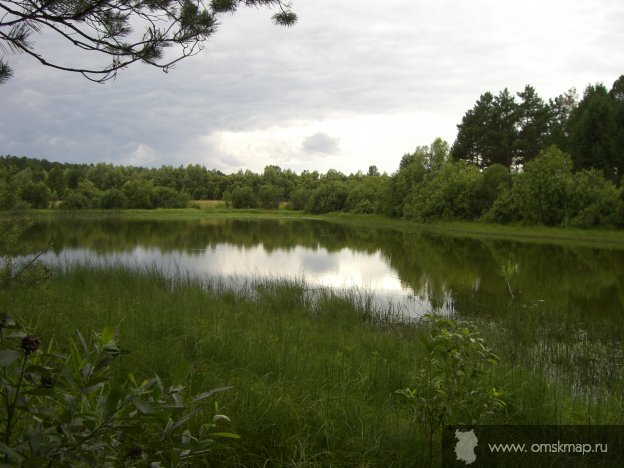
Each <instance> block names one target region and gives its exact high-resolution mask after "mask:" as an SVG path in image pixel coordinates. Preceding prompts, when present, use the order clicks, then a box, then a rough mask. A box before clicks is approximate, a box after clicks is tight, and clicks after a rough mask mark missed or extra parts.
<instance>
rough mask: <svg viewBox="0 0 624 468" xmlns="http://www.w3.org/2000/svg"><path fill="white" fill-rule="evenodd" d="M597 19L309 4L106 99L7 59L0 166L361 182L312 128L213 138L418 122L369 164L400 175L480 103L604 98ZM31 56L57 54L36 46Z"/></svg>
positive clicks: (265, 16) (550, 12) (554, 8)
mask: <svg viewBox="0 0 624 468" xmlns="http://www.w3.org/2000/svg"><path fill="white" fill-rule="evenodd" d="M607 3H608V5H609V8H606V7H605V8H595V6H594V0H579V1H577V2H569V1H564V0H558V1H552V2H516V3H515V4H509V3H508V2H492V1H491V0H474V1H473V2H470V4H465V5H464V4H462V3H461V2H460V3H458V2H456V1H454V0H441V1H439V2H425V1H424V0H389V1H388V2H385V3H380V2H377V1H372V0H362V1H360V2H338V3H337V2H334V1H330V0H317V1H315V2H295V4H294V9H295V10H296V11H297V13H298V15H299V19H300V21H299V23H298V24H297V25H296V26H295V27H293V28H288V29H286V28H278V27H275V26H274V25H272V24H271V21H270V20H269V18H270V15H271V12H268V11H266V10H263V9H260V10H256V9H241V10H240V11H239V12H237V13H236V14H235V15H233V16H227V17H224V18H223V24H222V25H221V26H220V29H219V30H218V31H217V33H216V34H215V36H214V37H213V38H211V40H210V41H209V42H208V43H207V44H206V48H205V50H204V51H203V52H202V53H201V54H200V55H198V56H196V57H193V58H190V59H188V60H185V61H182V62H181V63H179V64H178V65H177V66H176V67H175V68H174V69H172V70H171V71H170V72H169V73H168V74H163V73H162V72H161V71H159V70H156V69H153V68H150V67H148V66H142V65H138V66H133V67H130V68H129V69H128V70H125V71H123V72H122V73H121V74H120V75H119V77H118V78H117V79H116V80H115V81H112V82H109V83H107V84H106V85H96V84H93V83H90V82H88V81H86V80H84V79H83V78H81V77H80V76H78V75H68V74H66V73H63V72H59V71H54V70H50V69H46V68H42V67H41V66H40V65H38V64H36V63H35V62H34V61H33V60H31V59H30V58H28V57H25V56H9V57H7V59H8V60H9V62H10V63H11V64H12V66H13V68H14V71H15V77H14V78H13V79H11V80H9V82H8V83H7V84H5V85H3V86H0V101H1V102H2V111H1V112H0V129H1V130H0V131H1V133H2V138H0V154H7V153H11V154H17V155H28V156H34V157H42V158H47V159H51V160H61V161H75V162H90V161H94V162H97V161H107V162H113V163H126V162H128V161H132V163H133V164H145V165H160V164H173V165H179V164H189V163H195V162H200V163H203V164H205V165H206V166H208V167H216V168H218V169H223V170H226V171H234V170H237V169H239V168H245V167H250V166H252V164H256V163H257V162H258V161H259V160H262V161H265V160H266V161H272V162H271V163H278V164H279V163H280V162H283V163H284V164H285V165H286V167H288V164H289V161H295V162H296V163H297V167H305V166H306V163H307V161H308V159H306V156H307V157H308V158H310V159H312V160H313V163H314V165H315V166H314V167H315V168H318V169H322V168H321V167H320V166H318V165H319V164H323V165H325V166H327V167H325V169H327V168H329V167H332V165H333V163H334V161H335V158H334V161H332V157H331V155H335V154H337V153H338V150H340V155H341V160H342V161H344V160H347V159H348V158H352V159H353V161H354V162H353V170H357V169H362V167H360V164H363V163H362V162H361V161H360V160H358V159H357V158H358V157H360V156H361V150H360V151H359V152H358V153H357V154H356V153H355V150H354V153H353V154H351V153H349V149H348V147H347V145H348V138H347V136H346V135H343V133H339V132H338V131H337V130H336V131H334V130H332V129H331V128H330V129H328V128H326V127H318V128H313V127H314V125H311V128H310V129H306V130H305V131H302V132H303V133H299V134H296V135H294V136H293V137H292V138H293V139H294V141H293V142H286V141H272V142H267V141H266V139H265V140H263V141H262V142H261V143H256V144H252V143H249V144H246V145H243V146H241V148H242V149H241V150H240V152H239V153H236V154H233V153H232V151H233V150H232V148H231V147H226V146H224V145H223V144H222V142H221V140H219V137H218V135H220V134H221V133H222V132H230V133H232V132H233V133H234V134H235V135H236V134H237V132H238V133H241V134H242V133H245V134H249V133H254V132H258V133H262V132H263V131H267V130H269V129H272V128H275V127H289V126H297V125H300V124H301V123H302V122H303V123H310V122H312V123H315V122H316V123H322V122H323V121H326V120H327V119H331V118H333V117H335V116H339V117H343V118H350V117H354V118H356V117H358V116H365V115H367V116H371V115H372V116H376V115H382V114H383V115H396V114H401V113H409V112H418V113H419V115H422V116H423V117H421V120H415V121H413V122H410V126H411V127H412V128H413V129H414V133H413V134H412V136H413V138H414V140H413V141H410V142H409V143H408V144H407V146H406V147H405V148H404V149H402V150H401V151H397V154H378V155H376V156H371V157H377V158H378V161H382V160H388V159H389V158H394V159H396V162H395V163H393V164H395V167H396V165H398V161H399V159H400V157H401V155H402V154H403V153H404V152H406V151H410V150H412V149H413V148H414V147H415V146H417V145H422V144H429V143H431V141H432V140H433V137H435V136H438V135H442V136H447V135H449V136H450V138H452V136H453V135H454V132H455V124H456V123H457V122H459V121H460V119H461V117H462V115H463V113H464V112H465V111H466V110H467V109H468V108H470V107H472V105H473V104H474V101H475V100H476V99H477V98H478V96H479V94H481V93H482V92H484V91H487V90H490V91H494V92H496V91H499V90H500V89H502V88H504V87H506V86H507V87H509V88H510V90H512V91H517V90H520V89H522V88H523V87H524V85H525V84H526V83H531V84H533V85H534V86H535V87H536V89H537V91H538V92H539V93H540V95H542V97H544V98H548V97H554V95H556V94H558V93H560V92H563V91H565V90H567V89H568V88H569V87H571V86H576V87H577V88H578V89H579V90H582V89H583V88H584V86H585V85H586V84H587V83H589V82H596V81H604V82H605V83H606V84H607V85H610V84H611V83H612V82H613V81H614V80H615V79H616V78H617V77H618V76H619V75H620V74H621V73H622V70H621V65H620V64H621V63H623V62H624V52H623V50H622V49H621V48H620V47H619V46H618V45H617V44H619V43H621V41H617V40H614V38H620V37H621V35H622V32H621V27H620V25H621V24H622V20H624V18H623V15H624V4H621V3H618V2H605V5H606V4H607ZM589 13H591V14H589ZM553 17H557V18H558V21H556V22H553V21H552V18H553ZM37 40H38V41H39V42H40V43H41V44H45V46H46V47H48V48H53V47H54V42H53V41H49V40H48V38H47V37H45V38H44V37H41V38H37ZM596 50H600V51H601V53H600V54H596V53H595V51H596ZM62 53H63V54H69V51H66V50H63V51H62ZM604 57H608V58H609V59H608V62H607V61H606V60H605V59H603V58H604ZM587 64H591V66H588V65H587ZM431 116H436V121H440V122H445V127H440V128H439V129H436V130H435V131H436V134H435V135H429V134H428V133H427V132H426V131H423V130H422V128H423V127H425V125H426V124H427V123H428V122H429V121H431V120H433V119H432V117H431ZM390 130H391V129H386V128H379V129H378V131H376V132H374V134H373V133H368V134H366V135H364V137H365V138H366V139H367V140H368V139H372V138H373V137H374V138H377V139H383V138H395V137H394V136H393V137H391V136H386V135H391V132H390ZM335 134H339V135H340V141H338V138H337V137H335V136H332V135H335ZM305 135H307V136H305ZM234 138H235V137H234ZM202 139H203V140H202ZM198 141H203V142H204V143H203V144H199V143H198ZM338 143H340V145H339V144H338ZM389 143H391V142H390V141H389ZM367 145H368V143H367ZM388 146H389V145H388ZM378 147H383V145H378ZM314 155H316V156H317V159H314ZM319 155H320V156H321V157H322V156H324V155H328V156H327V157H322V159H319ZM373 163H376V164H377V165H378V166H379V167H381V165H380V164H379V162H374V161H370V164H373ZM367 164H368V163H367ZM260 165H262V164H260ZM293 167H294V163H293ZM364 169H365V167H364ZM389 169H390V170H391V168H389Z"/></svg>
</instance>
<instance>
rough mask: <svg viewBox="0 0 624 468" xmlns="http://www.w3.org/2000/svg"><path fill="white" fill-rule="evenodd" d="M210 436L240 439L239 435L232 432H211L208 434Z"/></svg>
mask: <svg viewBox="0 0 624 468" xmlns="http://www.w3.org/2000/svg"><path fill="white" fill-rule="evenodd" d="M208 435H209V436H211V437H226V438H228V439H240V438H241V436H239V435H238V434H234V433H233V432H211V433H210V434H208Z"/></svg>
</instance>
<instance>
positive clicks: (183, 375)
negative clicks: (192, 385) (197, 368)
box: [173, 362, 193, 387]
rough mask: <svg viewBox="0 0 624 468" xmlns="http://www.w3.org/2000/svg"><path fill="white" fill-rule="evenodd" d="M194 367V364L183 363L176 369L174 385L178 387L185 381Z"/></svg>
mask: <svg viewBox="0 0 624 468" xmlns="http://www.w3.org/2000/svg"><path fill="white" fill-rule="evenodd" d="M192 369H193V366H192V365H191V364H190V363H188V362H185V363H182V365H181V366H179V367H178V369H177V370H176V373H175V377H174V378H173V387H178V386H180V385H182V384H183V383H185V381H186V379H187V378H188V377H189V375H191V370H192Z"/></svg>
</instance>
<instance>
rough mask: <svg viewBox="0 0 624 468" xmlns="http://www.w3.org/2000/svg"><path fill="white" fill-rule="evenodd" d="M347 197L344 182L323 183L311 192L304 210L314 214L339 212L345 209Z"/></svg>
mask: <svg viewBox="0 0 624 468" xmlns="http://www.w3.org/2000/svg"><path fill="white" fill-rule="evenodd" d="M348 195H349V191H348V190H347V186H346V185H345V183H344V182H342V181H340V180H327V181H323V183H321V185H319V186H318V188H317V189H316V190H314V191H313V192H312V195H311V196H310V198H309V200H308V203H307V204H306V207H305V209H306V211H309V212H310V213H315V214H320V213H329V212H331V211H341V210H343V209H344V207H345V203H346V201H347V196H348Z"/></svg>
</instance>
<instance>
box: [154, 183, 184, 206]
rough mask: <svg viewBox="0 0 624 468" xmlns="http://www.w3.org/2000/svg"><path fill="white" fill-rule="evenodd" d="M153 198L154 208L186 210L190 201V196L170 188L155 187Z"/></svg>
mask: <svg viewBox="0 0 624 468" xmlns="http://www.w3.org/2000/svg"><path fill="white" fill-rule="evenodd" d="M151 198H152V206H153V207H154V208H186V205H188V202H189V199H190V197H189V196H188V194H185V193H180V192H176V191H175V190H173V189H172V188H168V187H154V189H153V190H152V197H151Z"/></svg>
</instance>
